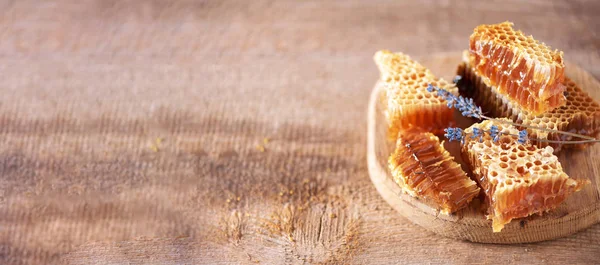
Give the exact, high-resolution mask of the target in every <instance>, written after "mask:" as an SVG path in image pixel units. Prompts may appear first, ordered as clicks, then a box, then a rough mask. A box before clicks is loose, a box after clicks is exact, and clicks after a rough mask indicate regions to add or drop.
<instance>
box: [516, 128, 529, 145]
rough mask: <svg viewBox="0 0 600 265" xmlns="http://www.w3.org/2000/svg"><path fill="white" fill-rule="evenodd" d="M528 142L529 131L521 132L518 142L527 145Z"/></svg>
mask: <svg viewBox="0 0 600 265" xmlns="http://www.w3.org/2000/svg"><path fill="white" fill-rule="evenodd" d="M527 140H528V138H527V130H522V131H519V139H518V140H517V142H519V143H520V144H525V143H527Z"/></svg>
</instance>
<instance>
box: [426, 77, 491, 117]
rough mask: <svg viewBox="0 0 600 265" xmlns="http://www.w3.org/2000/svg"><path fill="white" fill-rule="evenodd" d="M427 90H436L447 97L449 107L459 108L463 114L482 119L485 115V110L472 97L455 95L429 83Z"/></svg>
mask: <svg viewBox="0 0 600 265" xmlns="http://www.w3.org/2000/svg"><path fill="white" fill-rule="evenodd" d="M427 91H429V92H433V91H436V92H437V95H438V96H440V97H442V98H443V99H445V100H446V101H447V102H448V103H447V105H448V108H453V107H454V108H457V109H458V110H459V111H460V112H461V113H462V115H463V116H465V117H473V118H477V119H481V118H482V115H483V111H482V110H481V107H477V106H476V105H475V102H473V99H472V98H465V97H463V96H455V95H454V94H452V93H450V92H449V91H448V90H445V89H442V88H438V87H435V86H433V85H432V84H429V85H428V86H427Z"/></svg>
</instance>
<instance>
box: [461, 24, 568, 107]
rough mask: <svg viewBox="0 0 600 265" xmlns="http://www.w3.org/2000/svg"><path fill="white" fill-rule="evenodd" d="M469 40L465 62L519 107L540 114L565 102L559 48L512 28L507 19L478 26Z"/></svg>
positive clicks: (485, 81)
mask: <svg viewBox="0 0 600 265" xmlns="http://www.w3.org/2000/svg"><path fill="white" fill-rule="evenodd" d="M469 44H470V45H469V52H470V53H469V56H468V62H469V64H470V65H471V66H472V67H473V68H474V69H475V71H476V72H477V74H478V75H479V76H481V77H482V79H483V81H484V83H485V84H486V85H488V86H494V87H497V88H498V93H500V94H502V95H504V96H505V97H507V98H508V99H510V100H511V101H514V104H516V105H518V106H519V107H520V108H522V109H525V110H527V111H529V112H531V113H533V114H541V113H544V112H547V111H550V110H552V109H554V108H557V107H560V106H562V105H564V102H565V97H564V95H563V92H564V91H565V86H564V85H563V81H564V68H565V66H564V63H563V58H562V52H559V51H552V50H551V49H550V47H548V46H546V45H545V44H543V43H540V42H538V41H536V40H535V39H533V37H531V36H525V35H524V34H523V33H522V32H521V31H515V30H514V29H513V28H512V23H510V22H504V23H500V24H493V25H480V26H478V27H477V28H475V30H474V32H473V34H472V35H471V37H470V40H469Z"/></svg>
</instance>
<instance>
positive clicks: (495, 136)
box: [444, 125, 597, 144]
mask: <svg viewBox="0 0 600 265" xmlns="http://www.w3.org/2000/svg"><path fill="white" fill-rule="evenodd" d="M494 127H495V128H496V131H494ZM497 128H498V127H496V126H495V125H492V126H491V127H490V130H488V131H485V130H481V129H479V128H473V132H472V133H471V135H470V137H471V139H475V138H477V137H479V141H480V142H481V141H483V135H484V134H485V133H488V134H489V135H490V137H492V141H494V142H497V141H498V140H499V139H500V136H501V135H509V136H514V137H517V142H518V143H519V144H526V143H527V142H529V141H536V142H542V143H562V144H585V143H593V142H597V141H591V140H580V141H557V140H546V139H537V138H529V137H528V135H527V131H526V130H521V131H519V133H518V134H511V133H503V132H500V131H497ZM444 131H445V132H446V134H444V136H445V137H446V138H447V139H448V141H451V142H452V141H460V142H461V143H464V140H465V138H466V137H467V136H469V134H468V133H467V132H465V131H464V130H462V129H460V128H456V127H448V128H446V129H444Z"/></svg>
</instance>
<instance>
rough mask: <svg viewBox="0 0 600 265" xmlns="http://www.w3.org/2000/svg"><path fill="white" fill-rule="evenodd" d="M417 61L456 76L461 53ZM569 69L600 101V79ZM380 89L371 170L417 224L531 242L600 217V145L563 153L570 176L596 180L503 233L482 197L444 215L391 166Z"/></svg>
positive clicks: (371, 134)
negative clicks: (407, 190) (404, 184)
mask: <svg viewBox="0 0 600 265" xmlns="http://www.w3.org/2000/svg"><path fill="white" fill-rule="evenodd" d="M417 60H418V61H419V62H420V63H421V64H423V65H425V66H426V67H428V68H429V69H431V71H432V72H433V73H434V74H436V75H437V76H440V77H444V78H445V79H447V80H452V77H453V76H454V73H455V72H456V66H457V65H458V64H459V63H460V61H461V52H456V53H452V54H439V55H436V56H431V57H427V58H421V59H417ZM566 73H567V76H569V77H570V78H571V79H573V80H574V81H575V82H577V83H578V84H579V85H580V86H581V87H582V88H583V89H585V90H586V91H587V92H588V93H589V94H590V95H591V96H592V97H593V98H594V99H595V100H596V101H600V83H599V82H598V81H597V80H596V79H594V77H593V76H592V75H591V74H589V73H587V72H586V71H584V70H582V69H581V68H579V67H577V66H576V65H573V64H569V63H567V68H566ZM380 92H381V89H380V88H379V85H376V86H375V88H374V90H373V92H372V93H371V98H370V101H369V112H368V147H367V152H368V154H367V157H368V164H369V175H370V176H371V181H372V182H373V184H374V185H375V187H376V188H377V191H378V192H379V193H380V194H381V196H382V197H383V198H384V199H385V200H386V201H387V202H388V203H389V204H390V205H391V206H392V207H393V208H394V209H396V210H397V211H398V212H400V214H402V215H403V216H404V217H406V218H407V219H409V220H410V221H412V222H413V223H415V224H418V225H420V226H422V227H424V228H425V229H427V230H430V231H433V232H435V233H437V234H439V235H442V236H446V237H450V238H456V239H465V240H469V241H473V242H482V243H526V242H538V241H544V240H550V239H555V238H559V237H563V236H567V235H570V234H573V233H575V232H577V231H580V230H582V229H585V228H587V227H590V226H592V225H594V224H596V223H599V222H600V195H599V194H600V144H596V145H594V146H592V147H590V148H587V149H586V150H564V151H563V152H561V153H560V154H559V155H558V157H559V160H560V162H561V164H562V166H563V169H564V170H565V172H566V173H567V174H568V175H569V176H570V177H572V178H587V179H590V180H591V182H592V183H591V185H587V186H586V187H585V188H584V189H582V190H581V191H579V192H577V193H575V194H573V195H572V196H571V197H569V198H568V199H567V200H566V201H565V202H563V204H562V205H561V206H560V207H558V208H557V209H555V210H553V211H551V212H548V213H546V214H544V215H543V216H537V215H536V216H530V217H527V218H522V219H516V220H513V221H512V222H511V223H510V224H508V225H506V226H505V227H504V229H503V230H502V232H499V233H493V232H492V226H491V221H490V220H487V219H486V218H485V213H484V212H483V211H482V210H481V209H482V207H481V203H480V202H479V201H478V200H477V199H476V200H475V201H474V202H473V203H471V204H470V206H469V207H468V208H467V209H464V210H461V211H459V212H457V213H455V214H452V215H444V214H441V213H439V211H438V210H436V209H435V208H434V207H431V206H430V204H429V203H428V202H427V201H423V200H419V199H417V198H413V197H410V196H409V195H407V194H403V193H402V190H401V189H400V187H399V186H398V185H397V184H396V183H395V182H394V180H393V179H392V176H391V174H390V172H389V169H388V163H387V160H388V157H389V155H390V154H391V152H392V151H393V148H394V143H393V142H391V141H389V140H388V139H387V121H386V120H385V117H384V115H383V107H382V105H381V100H380V98H381V94H380ZM449 147H450V148H449V149H450V152H451V153H452V154H453V155H454V156H455V157H457V159H459V160H460V158H459V157H460V154H459V153H458V148H457V146H452V145H449ZM459 162H461V163H462V161H459ZM463 166H464V165H463Z"/></svg>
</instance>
